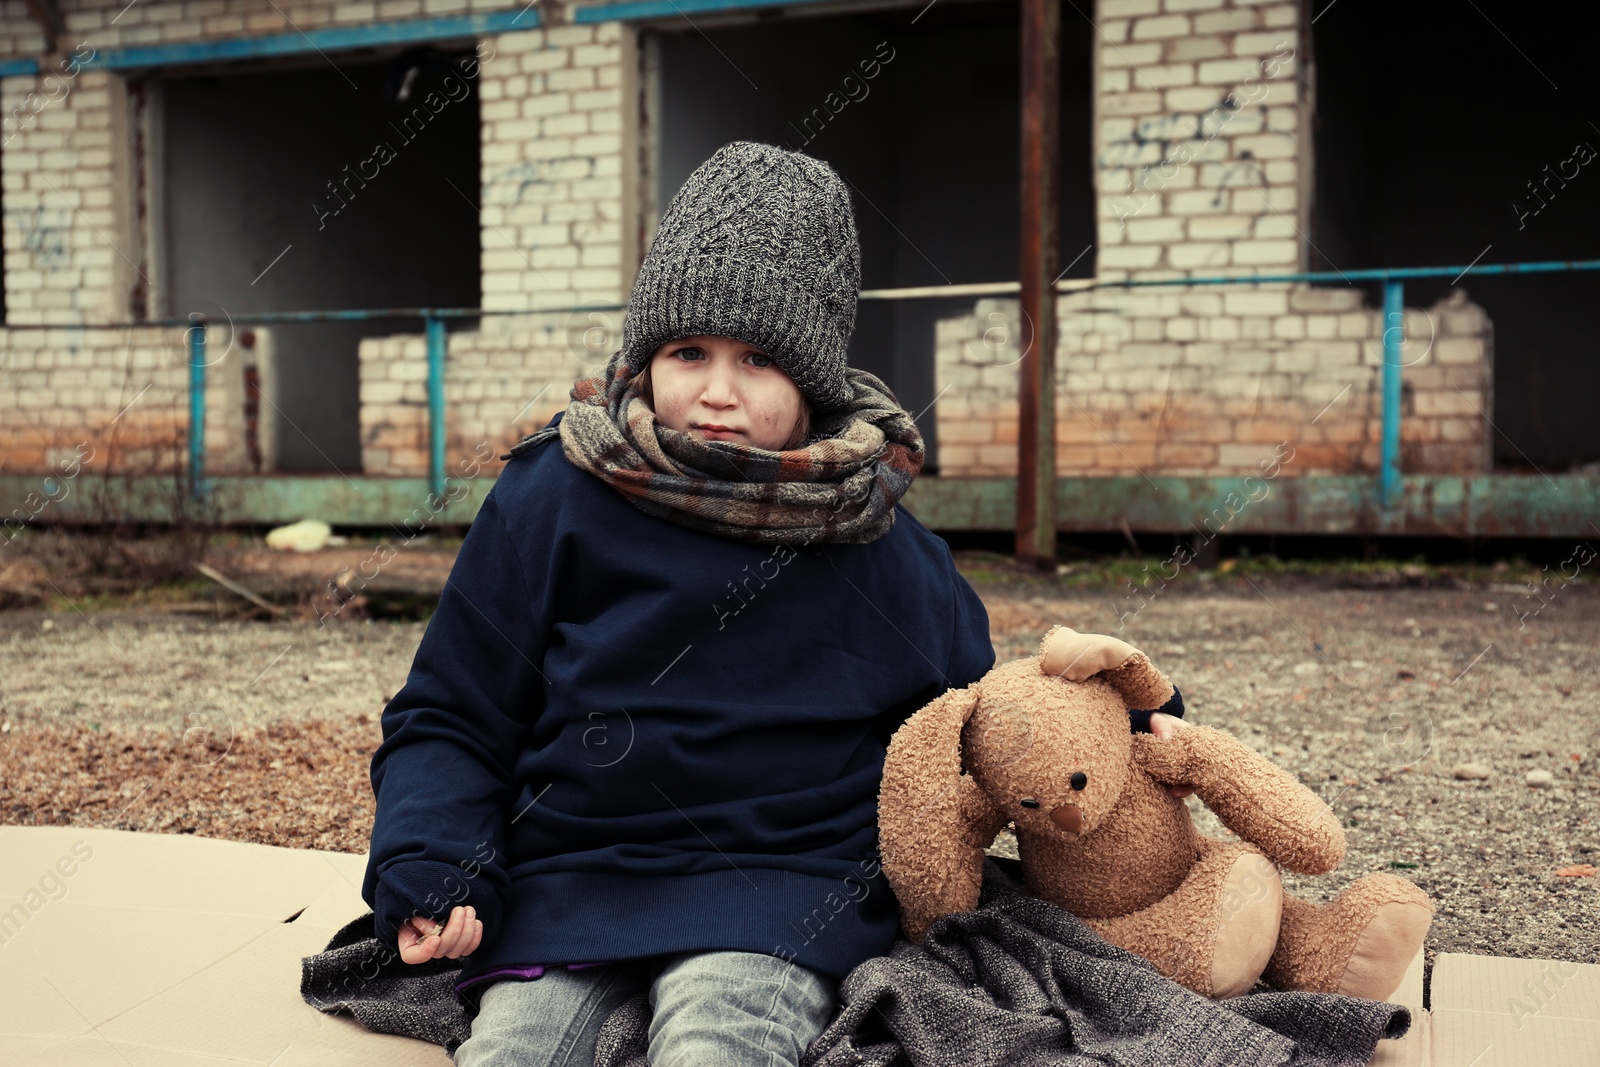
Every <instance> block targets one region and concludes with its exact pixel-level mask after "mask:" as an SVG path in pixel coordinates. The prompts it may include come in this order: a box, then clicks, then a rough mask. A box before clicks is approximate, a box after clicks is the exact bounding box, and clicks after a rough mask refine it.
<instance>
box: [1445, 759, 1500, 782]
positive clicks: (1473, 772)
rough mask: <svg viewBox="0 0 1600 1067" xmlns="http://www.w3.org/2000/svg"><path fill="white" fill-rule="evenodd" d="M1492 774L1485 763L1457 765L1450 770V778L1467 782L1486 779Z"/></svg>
mask: <svg viewBox="0 0 1600 1067" xmlns="http://www.w3.org/2000/svg"><path fill="white" fill-rule="evenodd" d="M1493 773H1494V771H1493V770H1492V769H1491V768H1490V767H1489V765H1488V764H1487V763H1458V764H1456V765H1455V766H1454V767H1453V768H1451V770H1450V774H1451V776H1452V777H1454V778H1461V779H1465V780H1467V781H1472V780H1475V779H1481V778H1487V777H1489V776H1490V775H1491V774H1493Z"/></svg>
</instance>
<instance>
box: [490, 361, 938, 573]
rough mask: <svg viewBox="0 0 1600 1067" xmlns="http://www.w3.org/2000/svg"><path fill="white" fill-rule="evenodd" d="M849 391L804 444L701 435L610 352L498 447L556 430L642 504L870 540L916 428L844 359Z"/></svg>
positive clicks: (687, 517) (589, 466)
mask: <svg viewBox="0 0 1600 1067" xmlns="http://www.w3.org/2000/svg"><path fill="white" fill-rule="evenodd" d="M845 375H846V377H847V378H848V380H849V382H850V384H851V386H852V387H853V389H854V392H855V395H854V396H853V397H852V398H851V399H850V400H849V401H847V402H845V403H844V404H843V405H841V406H839V407H837V408H831V409H829V410H827V411H825V412H820V413H817V414H815V415H814V416H813V418H812V424H811V434H810V435H809V437H808V438H807V442H806V444H805V445H803V446H801V447H800V448H796V449H793V450H791V451H786V452H770V451H768V450H766V449H764V448H755V447H753V446H749V445H741V444H736V443H734V442H732V441H706V440H700V439H698V438H695V437H691V436H690V435H689V434H687V433H682V432H680V431H678V430H674V429H671V428H669V427H667V426H665V425H664V424H662V423H661V422H659V421H657V420H656V415H655V412H654V411H653V410H651V407H650V405H649V404H648V403H646V402H645V399H644V397H642V396H641V395H640V394H639V385H638V381H637V375H636V374H635V372H634V371H633V370H632V369H631V368H630V367H628V366H627V364H626V363H624V362H623V361H622V359H621V353H617V354H616V355H613V356H612V358H611V361H610V362H609V363H608V364H607V365H606V370H605V376H604V377H602V378H580V379H578V380H577V381H576V382H574V383H573V386H572V391H571V393H570V394H569V395H570V396H571V398H572V403H571V404H569V405H568V406H567V410H566V414H565V415H564V416H563V417H562V419H561V422H560V423H559V424H558V425H556V426H554V427H549V426H547V427H545V428H544V429H542V430H540V431H538V432H537V433H533V434H529V435H528V436H527V437H524V438H523V439H522V440H520V441H518V442H517V444H516V445H515V446H514V447H513V448H512V449H511V451H510V452H509V453H507V454H506V456H505V457H503V458H510V457H513V456H517V455H520V454H521V453H522V452H524V451H527V450H528V449H530V448H534V447H536V446H537V445H539V444H541V443H542V442H544V441H546V440H549V439H550V438H551V437H554V436H556V435H558V434H559V436H560V437H561V449H562V451H563V452H564V453H566V457H567V459H568V460H570V461H571V462H572V464H573V465H574V466H576V467H579V468H581V469H583V470H586V471H588V472H589V473H590V474H593V475H595V476H596V477H598V478H601V479H603V480H604V481H605V482H607V483H608V484H609V485H610V486H611V487H612V488H613V489H615V490H616V491H617V492H619V493H621V494H622V495H623V496H624V497H626V498H627V500H628V501H629V502H630V503H632V504H633V505H634V507H636V508H638V509H639V510H640V511H642V512H644V513H645V514H647V515H654V516H656V517H657V518H662V519H666V520H668V521H669V522H674V523H677V524H678V525H680V526H687V527H689V528H691V529H695V530H704V531H706V532H707V533H713V534H718V535H721V536H723V537H732V538H735V539H738V540H744V541H755V542H759V543H762V544H773V543H779V542H783V543H794V542H799V543H802V544H809V543H810V542H811V541H814V540H820V541H839V542H847V543H854V544H861V543H865V542H868V541H874V540H876V539H878V538H879V537H882V536H883V535H884V534H886V533H888V532H889V530H890V529H891V528H892V527H893V526H894V507H895V504H896V503H898V502H899V500H900V497H901V496H902V495H903V494H904V493H905V491H906V489H907V488H909V487H910V485H911V480H912V479H913V478H915V477H916V476H917V472H918V471H920V470H921V469H922V461H923V458H924V456H925V455H926V452H927V450H926V449H925V448H924V446H923V442H922V433H921V431H919V430H918V429H917V425H916V422H915V421H914V420H913V419H912V416H911V414H910V413H909V412H907V411H906V410H904V409H903V408H901V407H900V404H899V402H898V401H897V400H896V399H895V396H894V393H893V392H891V391H890V389H889V387H888V386H887V385H885V384H884V383H883V381H882V379H880V378H878V377H877V376H876V375H873V374H870V373H868V372H867V371H864V370H861V369H859V368H856V367H848V368H846V370H845Z"/></svg>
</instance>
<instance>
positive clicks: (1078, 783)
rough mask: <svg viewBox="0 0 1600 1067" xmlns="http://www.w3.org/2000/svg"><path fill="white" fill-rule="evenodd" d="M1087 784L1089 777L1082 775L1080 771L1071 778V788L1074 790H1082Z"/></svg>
mask: <svg viewBox="0 0 1600 1067" xmlns="http://www.w3.org/2000/svg"><path fill="white" fill-rule="evenodd" d="M1088 784H1089V776H1088V775H1087V774H1084V773H1083V772H1082V771H1079V772H1077V773H1076V774H1074V775H1073V776H1072V788H1074V789H1082V788H1083V787H1084V786H1086V785H1088Z"/></svg>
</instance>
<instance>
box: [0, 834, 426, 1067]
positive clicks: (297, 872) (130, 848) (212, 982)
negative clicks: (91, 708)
mask: <svg viewBox="0 0 1600 1067" xmlns="http://www.w3.org/2000/svg"><path fill="white" fill-rule="evenodd" d="M0 856H4V857H5V862H4V864H3V865H0V1048H3V1049H4V1060H5V1062H6V1063H7V1064H8V1065H9V1064H48V1065H50V1067H101V1065H106V1067H129V1065H132V1067H146V1065H148V1067H218V1065H221V1064H224V1063H226V1064H231V1065H233V1067H238V1065H240V1064H261V1065H263V1067H265V1065H268V1064H270V1065H272V1067H368V1065H370V1067H380V1065H383V1067H389V1065H393V1067H448V1065H449V1063H450V1058H449V1057H448V1056H447V1055H445V1052H444V1049H443V1048H441V1047H439V1046H437V1045H430V1044H427V1043H425V1042H421V1041H413V1040H410V1039H407V1038H401V1037H390V1036H387V1035H382V1034H372V1033H368V1032H367V1031H366V1030H365V1029H363V1028H362V1027H361V1026H360V1024H358V1023H356V1022H355V1021H353V1020H351V1019H348V1018H345V1017H340V1016H330V1015H324V1014H323V1013H322V1012H319V1011H317V1010H316V1009H315V1008H312V1007H311V1006H310V1005H308V1004H306V1003H305V1002H304V1001H303V1000H301V999H300V959H301V957H302V956H309V955H311V954H313V953H315V952H319V951H321V949H322V948H323V946H324V945H326V944H327V942H328V938H329V937H330V936H331V935H332V934H333V932H334V930H336V929H338V928H339V927H340V926H342V925H344V923H346V922H348V921H349V920H351V919H353V918H355V917H356V916H358V915H360V914H362V913H363V912H365V911H366V910H367V908H366V904H365V903H364V902H363V901H362V900H361V893H360V885H361V875H362V872H363V871H364V870H365V867H366V861H365V858H364V857H362V856H355V855H347V854H342V853H329V852H314V851H308V850H300V849H285V848H272V847H269V846H266V845H247V844H240V843H238V842H231V841H214V840H210V839H206V838H195V837H186V836H181V835H167V834H134V833H126V832H123V831H118V830H90V829H75V828H72V827H21V826H6V827H0ZM296 913H300V914H299V915H298V917H297V918H296V919H295V921H293V922H285V920H287V919H288V918H289V917H290V916H294V915H296Z"/></svg>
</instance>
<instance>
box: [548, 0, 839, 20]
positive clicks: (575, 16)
mask: <svg viewBox="0 0 1600 1067" xmlns="http://www.w3.org/2000/svg"><path fill="white" fill-rule="evenodd" d="M827 2H829V0H627V2H624V3H616V4H591V5H589V6H588V7H580V8H577V9H575V10H574V11H573V12H572V21H573V22H577V23H584V22H612V21H616V20H619V19H622V20H641V19H669V18H681V17H683V16H685V15H709V14H719V13H721V12H725V11H749V10H755V9H758V8H764V7H766V8H770V7H808V6H810V5H812V4H817V3H827Z"/></svg>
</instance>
